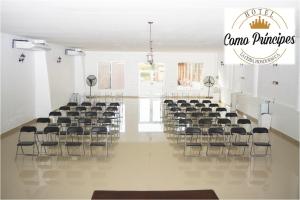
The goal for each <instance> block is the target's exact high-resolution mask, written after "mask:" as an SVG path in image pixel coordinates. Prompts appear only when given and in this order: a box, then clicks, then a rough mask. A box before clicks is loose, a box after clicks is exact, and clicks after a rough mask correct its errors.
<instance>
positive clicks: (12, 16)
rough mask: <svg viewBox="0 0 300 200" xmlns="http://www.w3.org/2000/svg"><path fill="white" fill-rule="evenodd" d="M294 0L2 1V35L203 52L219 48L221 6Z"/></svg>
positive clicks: (292, 2)
mask: <svg viewBox="0 0 300 200" xmlns="http://www.w3.org/2000/svg"><path fill="white" fill-rule="evenodd" d="M297 3H298V0H247V1H246V0H244V1H243V0H226V1H225V0H224V1H222V0H209V1H201V0H2V13H1V15H2V16H1V18H2V19H1V25H2V32H6V33H11V34H16V35H20V36H27V37H32V38H37V39H45V40H47V41H48V42H52V43H59V44H63V45H66V46H70V47H80V48H83V49H88V50H106V51H110V50H112V51H147V49H148V37H149V35H148V34H149V33H148V31H149V26H148V24H147V22H148V21H149V20H150V21H154V25H153V40H154V51H203V50H205V51H207V50H216V49H220V48H222V46H223V11H224V8H226V7H247V8H249V7H260V6H265V7H297Z"/></svg>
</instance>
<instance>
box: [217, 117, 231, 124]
mask: <svg viewBox="0 0 300 200" xmlns="http://www.w3.org/2000/svg"><path fill="white" fill-rule="evenodd" d="M217 124H220V125H227V124H231V121H230V119H227V118H220V119H218V121H217Z"/></svg>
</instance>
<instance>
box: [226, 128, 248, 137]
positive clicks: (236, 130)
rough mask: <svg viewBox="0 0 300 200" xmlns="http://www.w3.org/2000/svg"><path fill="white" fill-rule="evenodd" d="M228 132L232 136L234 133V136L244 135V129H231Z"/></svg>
mask: <svg viewBox="0 0 300 200" xmlns="http://www.w3.org/2000/svg"><path fill="white" fill-rule="evenodd" d="M230 132H231V133H232V134H234V133H236V134H240V135H244V134H246V129H244V128H243V127H233V128H231V129H230Z"/></svg>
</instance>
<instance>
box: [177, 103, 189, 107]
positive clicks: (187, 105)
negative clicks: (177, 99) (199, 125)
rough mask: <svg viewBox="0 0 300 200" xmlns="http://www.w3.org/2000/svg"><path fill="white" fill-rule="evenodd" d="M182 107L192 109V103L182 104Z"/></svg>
mask: <svg viewBox="0 0 300 200" xmlns="http://www.w3.org/2000/svg"><path fill="white" fill-rule="evenodd" d="M180 106H181V107H185V108H187V107H191V104H190V103H182V104H181V105H180Z"/></svg>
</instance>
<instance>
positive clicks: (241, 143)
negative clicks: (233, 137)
mask: <svg viewBox="0 0 300 200" xmlns="http://www.w3.org/2000/svg"><path fill="white" fill-rule="evenodd" d="M232 146H239V147H247V146H249V145H248V143H247V142H233V143H232Z"/></svg>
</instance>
